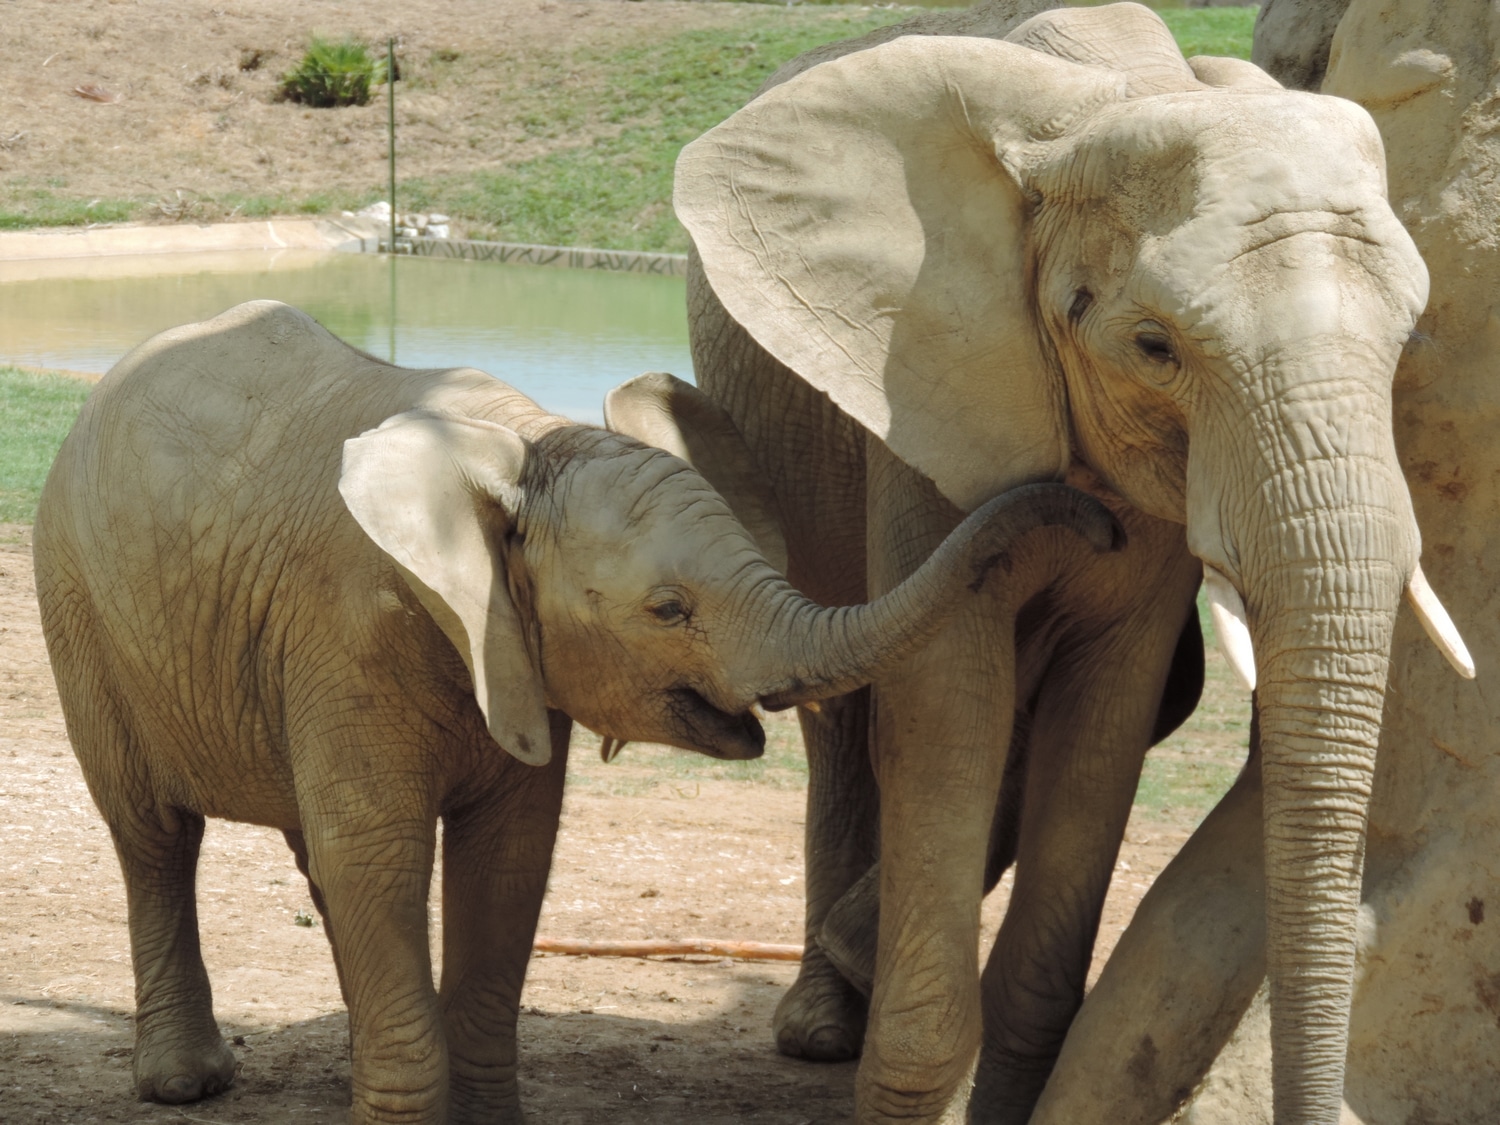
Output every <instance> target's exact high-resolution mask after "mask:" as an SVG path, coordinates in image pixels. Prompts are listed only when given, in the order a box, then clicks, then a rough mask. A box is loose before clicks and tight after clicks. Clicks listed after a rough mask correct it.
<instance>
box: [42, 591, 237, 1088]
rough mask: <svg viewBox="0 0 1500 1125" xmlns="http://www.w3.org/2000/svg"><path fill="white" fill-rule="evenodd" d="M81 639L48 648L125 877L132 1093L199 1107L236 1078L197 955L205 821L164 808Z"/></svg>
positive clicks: (55, 636) (57, 640) (71, 637)
mask: <svg viewBox="0 0 1500 1125" xmlns="http://www.w3.org/2000/svg"><path fill="white" fill-rule="evenodd" d="M45 604H46V603H45V602H44V605H45ZM81 634H83V631H82V630H79V629H76V628H75V629H74V630H73V631H72V632H71V633H65V632H64V631H63V630H62V629H61V627H54V628H51V629H49V635H48V642H49V648H50V650H51V653H52V660H53V667H54V669H55V670H56V674H57V685H58V694H59V695H60V697H61V699H62V705H63V713H64V715H65V716H66V718H67V722H68V735H69V737H70V738H71V740H72V742H73V749H74V752H75V753H76V754H77V755H78V762H79V765H80V766H82V767H83V774H84V777H85V778H86V779H87V781H88V783H89V791H90V792H91V793H92V794H93V795H94V800H95V803H96V804H97V805H98V806H99V811H100V812H101V813H102V814H103V816H104V821H105V823H106V824H107V825H108V826H109V832H110V836H111V838H112V839H113V840H114V845H115V854H116V855H117V856H118V857H119V860H120V869H121V871H122V873H123V874H124V877H125V898H126V904H127V909H128V917H129V924H130V953H131V961H132V964H133V966H134V969H135V1010H136V1019H135V1054H134V1060H133V1061H134V1070H135V1088H136V1093H137V1094H139V1095H140V1097H141V1099H142V1100H143V1101H159V1102H168V1103H171V1104H174V1105H175V1104H180V1103H182V1102H190V1101H195V1100H197V1099H198V1098H202V1097H205V1096H207V1095H209V1094H216V1093H218V1092H219V1091H221V1090H223V1089H225V1088H226V1087H227V1086H228V1085H229V1084H230V1083H231V1082H232V1081H234V1074H235V1070H236V1065H235V1059H234V1054H233V1052H231V1051H230V1050H229V1047H228V1046H227V1045H226V1044H225V1042H224V1040H223V1037H222V1036H220V1034H219V1025H218V1023H217V1022H216V1021H215V1020H214V1012H213V993H212V991H211V989H210V988H209V983H208V971H207V970H206V969H204V967H203V956H202V954H201V953H200V951H199V948H198V903H197V897H196V894H195V890H194V884H195V881H196V878H197V869H198V847H199V845H200V844H201V843H202V841H203V818H202V817H201V816H198V815H196V814H194V813H191V812H188V811H186V810H183V809H179V808H174V807H171V806H170V805H166V804H163V803H161V802H160V800H159V798H158V796H157V794H156V792H155V791H154V788H153V785H152V779H151V774H150V765H149V763H150V761H151V755H150V754H149V753H148V752H147V750H146V749H145V748H144V747H143V746H142V745H141V744H140V743H139V741H138V740H137V739H135V737H134V736H133V735H132V733H131V731H130V729H129V727H128V726H127V724H126V721H125V718H124V716H123V715H122V714H121V710H120V708H119V706H118V704H117V703H116V699H117V698H118V696H117V695H116V693H115V692H114V690H113V689H112V688H111V686H110V685H109V684H108V683H107V682H101V679H100V677H99V676H98V675H97V674H96V672H95V669H97V668H98V667H99V666H100V664H101V662H100V661H98V660H95V659H88V657H89V656H90V655H92V654H91V653H90V652H89V651H88V650H87V649H86V648H82V649H81V648H80V647H78V646H79V645H80V642H79V641H78V637H79V635H81Z"/></svg>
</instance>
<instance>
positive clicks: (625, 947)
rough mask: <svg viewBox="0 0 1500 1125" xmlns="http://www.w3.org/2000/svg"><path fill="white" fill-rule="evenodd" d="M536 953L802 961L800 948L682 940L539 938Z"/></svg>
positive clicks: (704, 939) (705, 939)
mask: <svg viewBox="0 0 1500 1125" xmlns="http://www.w3.org/2000/svg"><path fill="white" fill-rule="evenodd" d="M531 949H532V952H534V953H567V954H572V955H574V956H578V957H683V956H700V957H733V958H734V959H735V960H737V961H800V960H802V947H801V946H800V945H772V944H769V943H767V942H763V941H716V940H714V939H712V938H682V939H680V940H676V941H668V940H663V939H660V938H650V939H647V940H644V941H586V940H584V939H582V938H552V937H540V936H539V937H538V938H537V939H536V941H534V942H533V943H532V946H531Z"/></svg>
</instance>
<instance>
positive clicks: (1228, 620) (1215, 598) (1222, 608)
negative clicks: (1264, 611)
mask: <svg viewBox="0 0 1500 1125" xmlns="http://www.w3.org/2000/svg"><path fill="white" fill-rule="evenodd" d="M1203 593H1204V595H1205V596H1206V597H1207V598H1208V611H1209V614H1210V615H1211V616H1212V617H1213V620H1214V632H1215V633H1217V634H1218V637H1219V651H1221V652H1222V653H1223V654H1224V659H1226V660H1228V661H1229V666H1230V667H1231V668H1233V669H1234V672H1235V675H1236V676H1238V677H1239V680H1240V683H1242V684H1244V685H1245V687H1246V689H1248V690H1249V691H1254V690H1255V645H1254V644H1252V643H1251V640H1250V624H1249V622H1248V621H1246V620H1245V600H1244V599H1243V598H1241V597H1240V592H1239V591H1238V590H1236V589H1235V588H1234V583H1232V582H1230V581H1229V579H1227V578H1225V577H1224V576H1223V575H1222V574H1220V573H1219V572H1218V571H1217V570H1215V569H1214V568H1213V567H1211V566H1207V565H1205V566H1204V568H1203Z"/></svg>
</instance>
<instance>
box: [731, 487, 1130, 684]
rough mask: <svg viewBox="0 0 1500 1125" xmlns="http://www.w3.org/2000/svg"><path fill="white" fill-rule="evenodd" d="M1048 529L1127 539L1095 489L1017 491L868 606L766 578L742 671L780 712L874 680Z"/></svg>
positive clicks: (989, 506) (1108, 542) (1100, 547)
mask: <svg viewBox="0 0 1500 1125" xmlns="http://www.w3.org/2000/svg"><path fill="white" fill-rule="evenodd" d="M1042 527H1061V528H1067V529H1070V530H1071V531H1073V532H1076V533H1077V534H1079V535H1081V536H1082V537H1083V538H1084V539H1085V540H1086V541H1087V542H1088V543H1089V545H1090V546H1092V547H1093V548H1094V550H1096V551H1105V550H1117V549H1119V548H1120V547H1121V546H1123V543H1124V532H1123V530H1122V529H1121V528H1120V526H1119V524H1117V523H1116V522H1115V519H1114V516H1113V515H1111V514H1110V512H1109V509H1107V508H1106V507H1104V505H1103V504H1101V503H1099V501H1097V500H1095V499H1094V498H1093V497H1091V496H1089V495H1088V494H1087V493H1084V492H1079V491H1078V490H1076V489H1073V488H1069V487H1067V486H1066V485H1061V484H1034V485H1025V486H1023V487H1021V488H1016V489H1013V490H1011V491H1010V492H1007V493H1005V494H1004V495H1002V496H998V497H996V498H995V499H993V500H990V501H989V502H987V503H985V504H983V505H981V506H980V507H979V508H977V509H976V510H975V511H974V512H973V513H972V514H971V515H970V516H969V517H968V518H967V519H965V520H964V521H963V523H961V524H960V525H959V526H958V528H957V529H956V530H955V531H954V532H953V533H952V534H951V535H950V536H948V538H947V539H946V540H944V541H943V543H942V545H941V546H940V547H939V548H938V549H937V550H936V551H935V552H933V554H932V556H931V557H930V558H929V559H928V560H927V561H926V562H925V563H923V564H922V566H921V567H920V568H918V570H917V571H916V573H914V574H913V575H912V576H911V577H910V578H909V579H907V580H906V581H905V582H903V583H902V584H901V585H900V586H898V587H896V589H894V590H892V591H891V592H890V593H889V594H887V595H886V596H885V597H883V598H880V599H879V600H877V601H874V602H872V603H870V604H868V605H862V606H841V607H833V608H830V607H825V606H820V605H818V604H816V603H814V602H811V601H809V600H808V599H806V598H804V597H803V596H802V595H800V594H799V593H797V592H796V591H795V590H794V589H792V588H791V587H790V586H789V585H787V584H786V583H785V582H784V581H780V580H763V581H761V583H760V586H759V589H758V592H757V595H756V598H755V602H756V608H755V611H754V612H753V613H752V620H755V621H756V622H757V627H756V629H755V630H754V634H753V645H754V647H753V651H752V652H751V654H750V655H749V656H748V657H747V658H746V659H745V661H744V662H743V663H742V664H741V666H740V667H739V668H738V669H737V670H736V671H737V675H736V679H737V680H738V681H739V682H741V683H747V684H759V685H763V686H762V687H761V689H760V691H759V693H758V694H759V698H760V700H761V702H762V704H763V705H764V706H766V707H767V708H769V709H772V710H778V709H781V708H785V707H790V706H792V705H793V704H796V703H803V702H809V701H812V700H817V699H826V698H829V697H831V696H835V695H842V694H844V693H845V692H849V691H853V690H854V689H855V688H858V687H861V686H863V685H864V684H867V683H870V682H871V681H872V680H875V679H878V678H879V677H880V676H881V675H882V674H883V673H884V672H885V671H886V670H888V669H890V668H892V667H894V666H896V665H897V664H899V663H900V662H901V661H903V660H906V659H907V658H908V657H910V656H911V655H912V654H913V653H914V652H916V651H917V650H918V649H919V648H921V646H922V645H924V644H926V643H927V642H928V641H929V640H931V639H932V638H933V637H934V636H935V635H936V634H937V633H938V632H939V630H941V629H942V627H943V626H944V625H945V624H946V623H947V621H948V620H949V618H950V617H951V616H952V615H953V612H954V611H955V610H956V609H957V608H958V606H959V605H960V603H961V601H962V600H963V598H964V597H966V596H969V595H971V594H973V593H977V592H978V591H979V590H980V589H981V588H982V587H983V586H984V584H985V582H986V580H987V579H989V578H990V575H991V574H992V573H994V572H996V571H998V572H999V573H998V574H997V575H996V576H995V579H994V580H996V581H1004V580H1005V576H1006V574H1008V573H1009V571H1010V569H1011V561H1010V555H1009V552H1010V550H1011V548H1012V547H1013V546H1014V545H1015V543H1016V541H1017V540H1019V539H1020V538H1021V537H1022V536H1024V535H1026V534H1028V533H1029V532H1032V531H1035V530H1037V529H1038V528H1042Z"/></svg>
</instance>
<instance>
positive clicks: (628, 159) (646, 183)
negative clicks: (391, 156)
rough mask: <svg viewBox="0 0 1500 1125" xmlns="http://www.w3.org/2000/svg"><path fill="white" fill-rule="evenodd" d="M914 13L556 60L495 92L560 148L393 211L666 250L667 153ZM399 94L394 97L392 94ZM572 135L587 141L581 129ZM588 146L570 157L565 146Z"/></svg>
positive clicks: (1178, 18) (108, 204)
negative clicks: (813, 58) (792, 63)
mask: <svg viewBox="0 0 1500 1125" xmlns="http://www.w3.org/2000/svg"><path fill="white" fill-rule="evenodd" d="M915 11H916V9H912V8H903V9H890V8H867V7H847V8H839V7H829V6H825V5H817V4H815V5H802V6H799V7H795V8H792V7H783V6H780V5H776V6H772V5H770V4H767V5H766V6H765V8H764V10H763V11H759V12H756V13H754V14H753V15H751V16H749V17H748V18H747V19H746V20H744V21H740V22H739V23H738V24H737V26H735V27H734V28H732V29H727V30H718V31H688V32H683V33H681V34H678V35H675V36H670V37H667V38H665V39H661V40H657V41H653V42H650V43H640V44H635V45H629V46H625V47H622V48H619V49H617V50H614V51H612V52H610V53H600V52H599V51H598V50H597V49H580V50H575V51H572V52H563V51H559V52H558V53H557V54H556V55H555V56H552V57H550V58H548V59H545V60H536V61H537V65H538V67H539V68H540V69H539V71H538V72H537V73H536V74H533V75H531V76H529V77H528V80H527V81H526V82H525V83H523V84H516V85H515V86H514V87H512V88H508V89H506V90H505V91H504V92H503V99H504V102H505V105H506V107H507V112H515V113H516V114H517V120H518V121H519V123H520V126H521V128H522V129H523V130H524V131H525V132H526V133H527V134H528V135H530V136H534V137H537V138H540V139H544V140H549V141H553V142H562V146H561V147H557V148H555V149H554V150H553V151H551V152H549V153H548V154H547V155H545V156H541V157H538V158H536V159H532V160H527V161H523V162H519V163H513V164H508V165H500V164H490V165H486V163H485V161H484V160H483V158H482V157H483V154H475V156H476V159H475V161H474V165H473V167H470V168H468V169H466V170H462V171H457V172H454V173H452V174H449V175H446V176H442V177H433V178H427V179H403V180H401V181H400V183H399V185H398V193H397V194H398V198H399V201H400V205H401V207H402V209H403V210H413V211H441V212H444V213H446V214H449V215H453V216H455V217H456V218H457V219H458V221H459V224H460V226H461V227H463V228H464V229H465V230H466V231H467V232H468V233H469V234H470V236H471V237H475V238H492V239H501V240H505V241H513V242H541V243H549V244H554V245H566V246H598V247H606V248H609V249H618V250H658V251H662V250H665V251H681V250H684V249H686V246H687V236H686V234H685V233H684V231H683V230H682V228H681V227H680V226H679V225H678V224H677V221H676V219H675V218H674V217H673V215H672V207H671V198H672V165H673V162H674V161H675V160H676V157H677V152H678V150H679V149H681V148H682V146H683V145H684V144H685V143H686V142H688V141H690V140H692V139H693V138H694V137H696V136H698V135H699V134H700V133H702V132H704V131H705V130H706V129H708V128H710V127H711V126H713V125H715V124H716V123H718V122H719V121H721V120H723V119H724V118H725V117H727V116H728V115H729V114H730V113H732V112H734V111H735V110H736V109H738V108H739V107H740V106H742V105H743V104H744V103H745V102H746V101H748V100H749V98H750V96H751V94H753V93H754V91H755V89H756V88H757V87H758V86H759V85H760V84H761V82H763V81H764V80H765V78H766V77H767V76H769V75H770V74H771V72H772V71H774V70H775V69H776V68H777V67H778V66H780V65H781V64H782V63H783V62H785V61H787V60H788V59H790V58H792V57H794V56H796V55H798V54H800V53H801V52H803V51H805V50H808V49H809V48H811V47H814V46H817V45H818V44H820V43H823V42H827V41H829V40H834V39H846V38H850V37H853V36H856V35H861V34H863V33H864V32H867V31H870V30H873V29H874V28H877V27H882V26H884V25H886V24H890V23H895V22H898V21H900V20H903V19H906V18H908V17H909V16H911V15H912V14H913V13H914V12H915ZM1161 16H1162V18H1163V19H1164V20H1165V21H1166V22H1167V25H1168V26H1169V27H1170V28H1171V29H1172V31H1173V33H1174V34H1175V35H1176V36H1177V39H1178V41H1179V43H1180V44H1181V46H1182V48H1183V52H1184V53H1185V54H1188V55H1193V54H1223V55H1234V56H1237V57H1240V58H1248V57H1249V54H1250V37H1251V31H1252V29H1253V27H1254V24H1255V11H1254V9H1252V8H1210V9H1202V10H1185V9H1167V10H1164V11H1163V12H1162V13H1161ZM408 66H409V69H408V73H407V74H406V75H405V77H404V79H403V81H404V82H405V83H407V84H408V85H407V86H405V87H403V89H409V90H410V91H418V90H421V91H425V92H429V93H434V94H439V95H442V96H444V97H448V98H453V99H456V100H458V101H460V102H461V101H462V99H463V97H464V90H463V87H462V83H461V81H460V80H459V79H457V78H454V77H451V76H450V75H449V74H448V70H449V69H451V66H452V64H451V63H450V62H445V61H443V59H442V58H441V57H436V56H435V57H434V58H433V59H429V60H417V59H413V60H412V61H411V62H410V63H409V64H408ZM398 96H399V94H398ZM585 126H586V127H585ZM580 135H589V136H594V137H595V139H594V140H592V141H589V142H586V143H581V144H572V145H570V144H568V143H567V140H568V138H570V137H577V136H580ZM384 194H385V193H384V167H383V164H382V165H381V166H380V167H372V168H371V169H370V181H369V184H368V185H367V186H366V187H365V188H363V189H360V190H341V191H331V192H320V193H317V194H312V195H307V196H305V197H303V196H295V195H291V194H286V195H278V194H272V195H261V196H244V197H241V196H225V197H224V198H221V199H215V200H198V199H196V198H192V197H190V198H188V199H186V200H185V201H183V202H184V206H183V208H182V209H181V217H182V218H184V219H195V220H203V219H210V218H213V217H214V216H215V215H222V214H230V213H233V214H237V215H240V216H244V217H264V216H268V215H274V214H309V213H319V212H332V211H337V210H339V209H342V208H357V207H359V206H361V205H363V204H365V203H368V202H370V201H372V200H375V199H379V198H382V197H383V196H384ZM151 207H152V204H150V203H149V202H147V201H143V200H139V199H128V198H122V199H103V200H100V199H92V200H88V199H73V198H69V197H68V195H67V192H66V185H65V184H63V183H61V182H59V183H56V184H53V183H49V184H47V185H44V186H36V185H31V186H25V185H12V186H9V187H3V186H0V229H7V228H11V229H14V228H21V227H33V226H56V225H74V224H81V223H85V222H118V221H122V220H126V219H142V218H146V217H147V216H148V215H149V214H151V213H152V211H151Z"/></svg>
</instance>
